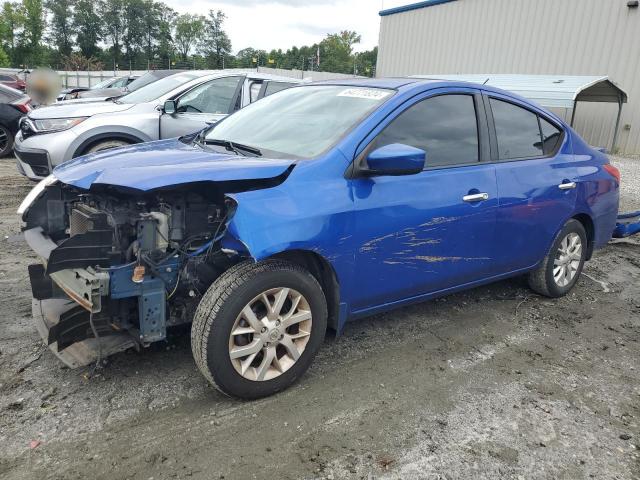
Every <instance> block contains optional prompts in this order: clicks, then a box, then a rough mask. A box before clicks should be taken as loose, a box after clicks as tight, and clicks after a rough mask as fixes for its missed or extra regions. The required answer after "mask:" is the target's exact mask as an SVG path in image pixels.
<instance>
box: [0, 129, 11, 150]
mask: <svg viewBox="0 0 640 480" xmlns="http://www.w3.org/2000/svg"><path fill="white" fill-rule="evenodd" d="M11 150H13V135H12V134H11V132H10V131H9V129H8V128H7V127H5V126H3V125H0V157H6V156H7V155H9V154H10V153H11Z"/></svg>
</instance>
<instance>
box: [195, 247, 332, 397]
mask: <svg viewBox="0 0 640 480" xmlns="http://www.w3.org/2000/svg"><path fill="white" fill-rule="evenodd" d="M263 292H268V301H269V304H270V305H272V304H273V305H272V306H273V307H274V311H275V310H276V309H277V304H278V302H277V301H276V299H277V298H278V295H281V297H282V298H284V300H283V301H282V302H280V304H281V305H283V307H282V309H281V310H279V311H280V312H281V313H282V312H284V313H283V314H278V315H275V314H274V313H273V312H272V313H271V314H269V313H268V312H267V307H266V305H265V303H264V300H262V298H263V297H262V296H261V294H262V293H263ZM274 292H275V293H274ZM287 292H288V293H287ZM271 295H273V298H272V296H271ZM298 296H300V298H299V299H298ZM294 299H297V301H296V302H294ZM261 306H262V307H261ZM247 307H249V309H250V310H251V312H254V311H255V310H256V309H257V310H260V311H257V313H255V314H254V319H253V322H251V323H249V322H248V321H246V318H248V317H247V315H246V314H245V312H246V311H247V310H246V309H247ZM287 307H289V309H290V310H287ZM261 308H263V309H264V311H262V310H261ZM296 312H298V313H296ZM309 313H310V319H309V320H304V321H297V320H296V321H297V322H298V323H294V324H293V325H291V326H289V327H288V326H286V325H285V323H287V324H288V323H289V322H290V321H292V320H291V315H292V314H295V317H296V318H306V317H307V316H309ZM269 315H272V316H271V317H269ZM274 315H275V316H274ZM287 315H289V317H287ZM258 319H260V322H261V323H257V327H256V328H252V327H251V325H255V323H254V322H256V321H257V320H258ZM271 320H273V322H271ZM265 322H267V323H269V325H270V327H269V328H267V327H265V326H263V325H265V324H266V323H265ZM274 325H276V326H274ZM296 325H297V326H296ZM303 326H304V329H303ZM260 327H262V330H261V331H260V332H258V328H260ZM326 328H327V303H326V299H325V296H324V293H323V292H322V288H321V287H320V284H319V283H318V281H317V280H316V279H315V277H314V276H313V275H311V273H309V272H308V271H307V270H305V269H304V268H302V267H301V266H299V265H297V264H295V263H291V262H288V261H284V260H275V259H272V260H265V261H262V262H258V263H254V262H251V261H247V262H242V263H239V264H237V265H235V266H233V267H232V268H230V269H229V270H227V271H226V272H225V273H223V274H222V275H221V276H220V277H219V278H218V279H217V280H216V281H215V282H213V284H212V285H211V286H210V287H209V289H208V290H207V292H206V293H205V294H204V296H203V297H202V299H201V300H200V304H199V305H198V308H197V309H196V313H195V316H194V319H193V324H192V326H191V349H192V352H193V357H194V359H195V361H196V364H197V365H198V368H199V369H200V371H201V372H202V374H203V375H204V376H205V378H207V380H209V382H211V384H212V385H213V386H214V387H215V388H216V389H218V390H219V391H221V392H222V393H224V394H226V395H230V396H234V397H238V398H243V399H256V398H260V397H265V396H268V395H272V394H274V393H277V392H279V391H281V390H284V389H285V388H287V387H289V386H290V385H291V384H292V383H294V382H295V381H296V380H297V379H298V378H299V377H300V376H301V375H302V374H303V373H304V372H305V371H306V370H307V368H309V366H310V365H311V362H312V361H313V358H314V357H315V355H316V353H317V352H318V349H319V348H320V345H321V344H322V341H323V340H324V335H325V331H326ZM242 329H248V330H251V333H248V334H246V335H242V334H238V333H234V335H232V330H233V332H240V331H245V330H242ZM248 330H246V331H248ZM263 330H265V331H263ZM278 335H280V336H279V337H278ZM284 337H286V338H284ZM294 337H303V338H295V339H294V340H291V339H293V338H294ZM276 338H277V339H276ZM271 339H272V340H273V342H272V341H271ZM240 340H242V342H240ZM281 341H282V342H281ZM291 342H294V348H293V349H291V348H290V347H291ZM296 342H297V343H296ZM242 346H244V347H245V348H250V349H251V351H254V350H255V349H256V348H259V351H258V352H257V353H252V355H253V356H252V355H248V356H246V357H244V358H236V359H232V358H231V356H232V354H237V352H239V350H238V349H240V348H242ZM291 351H296V352H298V353H299V357H298V358H297V360H293V357H294V356H295V355H293V354H291V353H290V352H291ZM271 352H273V353H271ZM271 354H273V355H276V358H275V359H274V360H273V361H272V360H270V358H271V357H269V355H271ZM247 362H248V363H247ZM267 363H268V366H267V367H266V368H267V370H265V369H264V368H262V367H263V364H265V365H266V364H267ZM247 365H249V366H247ZM244 368H246V372H244V373H243V372H242V370H243V369H244ZM259 376H263V378H258V377H259Z"/></svg>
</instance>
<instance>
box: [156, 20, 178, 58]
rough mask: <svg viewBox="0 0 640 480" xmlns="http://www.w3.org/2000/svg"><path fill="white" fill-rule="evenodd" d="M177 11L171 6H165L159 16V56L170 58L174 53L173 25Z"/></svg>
mask: <svg viewBox="0 0 640 480" xmlns="http://www.w3.org/2000/svg"><path fill="white" fill-rule="evenodd" d="M176 17H177V13H176V12H175V11H174V10H172V9H171V8H168V7H166V8H164V9H163V10H162V11H161V12H160V16H159V17H158V47H157V48H158V56H159V57H160V58H161V59H163V60H165V59H166V60H167V61H168V60H169V59H170V58H171V55H172V54H173V51H174V48H173V26H174V24H175V21H176Z"/></svg>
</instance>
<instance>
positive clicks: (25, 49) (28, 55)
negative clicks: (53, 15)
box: [18, 0, 46, 65]
mask: <svg viewBox="0 0 640 480" xmlns="http://www.w3.org/2000/svg"><path fill="white" fill-rule="evenodd" d="M20 10H21V16H22V21H23V24H22V26H23V28H22V32H21V34H20V37H19V39H18V48H19V55H20V57H22V59H23V63H24V64H25V65H38V64H39V63H40V62H41V61H42V51H43V49H42V42H41V41H42V34H43V33H44V28H45V21H46V20H45V13H44V7H43V5H42V0H22V5H21V9H20Z"/></svg>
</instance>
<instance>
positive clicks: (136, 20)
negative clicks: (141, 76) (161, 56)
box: [122, 0, 145, 61]
mask: <svg viewBox="0 0 640 480" xmlns="http://www.w3.org/2000/svg"><path fill="white" fill-rule="evenodd" d="M123 4H124V8H123V14H124V17H123V24H122V26H123V30H122V32H123V34H122V45H123V46H124V49H125V52H126V55H127V58H128V59H129V60H130V61H132V60H133V58H134V56H135V54H136V52H138V51H140V50H142V46H143V45H144V41H145V21H144V17H145V2H144V0H125V1H124V2H123Z"/></svg>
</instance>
